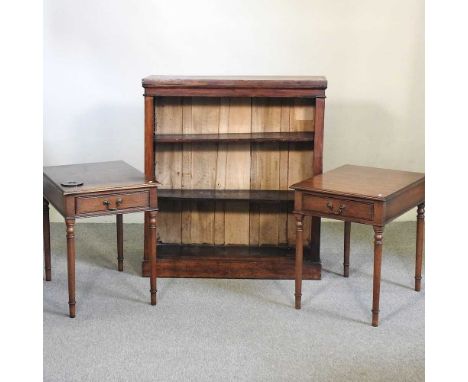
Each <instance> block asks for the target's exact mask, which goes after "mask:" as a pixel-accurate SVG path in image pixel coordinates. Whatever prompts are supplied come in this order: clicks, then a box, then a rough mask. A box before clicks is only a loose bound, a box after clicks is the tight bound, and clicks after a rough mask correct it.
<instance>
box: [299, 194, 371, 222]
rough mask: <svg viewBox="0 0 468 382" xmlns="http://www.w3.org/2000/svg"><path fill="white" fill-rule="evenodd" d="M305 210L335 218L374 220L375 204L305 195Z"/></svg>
mask: <svg viewBox="0 0 468 382" xmlns="http://www.w3.org/2000/svg"><path fill="white" fill-rule="evenodd" d="M303 209H304V210H308V211H315V212H318V213H320V214H322V215H328V216H330V217H331V218H333V217H338V216H342V217H348V218H351V219H352V218H354V219H361V220H373V219H374V204H373V203H371V202H370V203H367V202H358V201H355V200H349V199H342V198H329V197H325V196H312V195H304V199H303Z"/></svg>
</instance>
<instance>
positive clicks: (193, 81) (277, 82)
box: [142, 75, 327, 89]
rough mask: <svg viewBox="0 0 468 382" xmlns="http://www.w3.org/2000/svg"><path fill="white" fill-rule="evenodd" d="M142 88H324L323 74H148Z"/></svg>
mask: <svg viewBox="0 0 468 382" xmlns="http://www.w3.org/2000/svg"><path fill="white" fill-rule="evenodd" d="M142 83H143V87H144V88H153V87H157V88H162V87H170V88H177V87H180V88H205V89H206V88H211V89H220V88H221V89H222V88H242V89H245V88H262V89H326V88H327V79H326V78H325V77H323V76H154V75H153V76H148V77H145V78H143V80H142Z"/></svg>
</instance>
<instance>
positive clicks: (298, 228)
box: [294, 214, 304, 309]
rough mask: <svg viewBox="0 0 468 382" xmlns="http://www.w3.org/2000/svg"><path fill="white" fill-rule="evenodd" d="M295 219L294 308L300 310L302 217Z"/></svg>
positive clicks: (297, 216) (302, 252)
mask: <svg viewBox="0 0 468 382" xmlns="http://www.w3.org/2000/svg"><path fill="white" fill-rule="evenodd" d="M295 217H296V264H295V265H296V279H295V292H294V296H295V307H296V309H301V297H302V263H303V261H304V241H303V230H304V215H302V214H295Z"/></svg>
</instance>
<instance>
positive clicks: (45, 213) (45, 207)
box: [42, 199, 52, 281]
mask: <svg viewBox="0 0 468 382" xmlns="http://www.w3.org/2000/svg"><path fill="white" fill-rule="evenodd" d="M42 201H43V202H42V229H43V234H44V267H45V274H46V281H50V280H52V266H51V261H50V221H49V202H48V201H47V200H46V199H42Z"/></svg>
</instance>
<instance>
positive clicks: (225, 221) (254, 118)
mask: <svg viewBox="0 0 468 382" xmlns="http://www.w3.org/2000/svg"><path fill="white" fill-rule="evenodd" d="M314 111H315V100H314V99H294V98H215V97H157V98H156V99H155V118H156V121H155V126H156V132H157V134H213V133H250V132H298V131H314ZM310 145H311V144H310V143H304V142H301V143H285V142H273V143H183V144H169V145H165V144H157V145H156V163H155V164H156V178H157V180H158V181H159V182H160V183H161V188H165V189H172V188H173V189H180V188H182V189H217V190H225V189H226V190H229V189H241V190H242V189H245V190H248V189H252V190H254V189H260V190H287V189H288V186H289V185H291V184H293V183H295V182H297V181H299V180H302V179H304V178H307V177H310V176H312V175H313V173H312V164H313V163H312V161H313V159H312V156H313V151H312V148H311V147H310ZM159 207H160V218H159V226H158V231H159V240H160V241H161V242H164V243H179V244H180V243H183V244H217V245H222V244H226V245H230V244H231V245H232V244H245V245H266V244H270V245H285V244H289V245H292V244H294V240H295V233H294V232H295V231H294V230H295V220H294V217H293V216H292V214H291V211H288V208H289V209H291V208H292V206H289V207H288V206H287V205H286V204H285V203H256V202H252V201H242V200H241V201H218V200H216V201H214V200H201V201H198V200H196V201H191V200H182V201H181V200H172V199H161V200H160V201H159ZM309 225H310V219H306V221H305V229H304V232H305V233H309V232H310V229H309ZM305 236H307V235H305ZM309 239H310V237H309V236H307V237H306V238H305V240H306V242H308V241H309Z"/></svg>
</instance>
